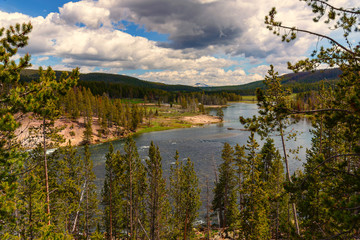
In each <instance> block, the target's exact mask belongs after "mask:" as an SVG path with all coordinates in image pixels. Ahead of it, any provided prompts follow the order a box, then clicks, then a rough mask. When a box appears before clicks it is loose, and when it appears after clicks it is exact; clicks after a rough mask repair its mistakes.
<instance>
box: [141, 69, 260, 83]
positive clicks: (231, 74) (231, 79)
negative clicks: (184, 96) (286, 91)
mask: <svg viewBox="0 0 360 240" xmlns="http://www.w3.org/2000/svg"><path fill="white" fill-rule="evenodd" d="M136 77H138V78H141V79H144V80H149V81H156V82H162V83H168V84H185V85H195V84H196V83H205V84H207V85H209V86H223V85H240V84H245V83H249V82H253V81H258V80H262V79H263V76H261V75H259V74H257V73H251V74H246V73H245V71H244V70H243V69H236V70H228V71H225V70H224V69H222V68H207V69H205V70H204V71H197V70H184V71H161V72H148V73H145V74H141V75H136Z"/></svg>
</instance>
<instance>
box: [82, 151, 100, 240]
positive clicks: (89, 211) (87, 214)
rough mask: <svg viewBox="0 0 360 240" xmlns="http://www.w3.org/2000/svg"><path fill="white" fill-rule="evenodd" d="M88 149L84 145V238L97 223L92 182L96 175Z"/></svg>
mask: <svg viewBox="0 0 360 240" xmlns="http://www.w3.org/2000/svg"><path fill="white" fill-rule="evenodd" d="M90 157H91V155H90V151H89V145H85V148H84V160H83V162H84V165H83V169H84V170H83V171H84V177H85V201H84V202H83V205H82V209H83V212H84V213H83V215H84V218H83V224H82V225H83V226H84V232H85V235H86V239H89V236H90V230H91V229H94V228H95V227H96V224H97V215H98V205H99V200H98V198H97V192H96V185H95V183H94V181H95V179H96V176H95V174H94V171H93V166H94V164H93V161H92V160H91V158H90Z"/></svg>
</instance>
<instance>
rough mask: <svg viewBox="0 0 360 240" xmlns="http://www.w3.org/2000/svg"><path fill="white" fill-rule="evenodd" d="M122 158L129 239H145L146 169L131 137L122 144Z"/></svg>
mask: <svg viewBox="0 0 360 240" xmlns="http://www.w3.org/2000/svg"><path fill="white" fill-rule="evenodd" d="M124 152H125V154H124V155H123V158H124V160H125V164H126V168H125V169H126V172H125V175H124V177H125V179H126V185H125V187H126V189H125V191H126V192H125V200H126V203H127V205H128V209H129V210H128V221H127V227H128V229H129V235H130V238H131V239H136V238H141V239H145V237H146V236H147V235H150V234H148V233H147V232H146V229H145V227H146V225H147V214H146V205H147V203H146V191H147V184H146V172H147V171H146V169H145V166H144V165H143V164H142V163H141V159H140V157H139V154H138V151H137V148H136V143H135V141H134V140H133V139H132V138H128V139H127V140H126V142H125V146H124Z"/></svg>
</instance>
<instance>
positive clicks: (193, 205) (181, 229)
mask: <svg viewBox="0 0 360 240" xmlns="http://www.w3.org/2000/svg"><path fill="white" fill-rule="evenodd" d="M169 178H170V191H169V196H170V199H171V202H172V215H171V219H170V225H171V226H170V227H171V237H172V238H173V239H179V238H183V239H188V238H190V237H191V236H192V233H193V223H194V221H195V219H196V218H197V216H198V210H199V208H200V205H201V202H200V189H199V186H198V178H197V176H196V173H195V171H194V165H193V163H192V162H191V161H190V159H187V161H186V164H185V165H183V163H182V162H180V161H179V153H178V152H177V151H176V154H175V164H174V166H171V168H170V177H169Z"/></svg>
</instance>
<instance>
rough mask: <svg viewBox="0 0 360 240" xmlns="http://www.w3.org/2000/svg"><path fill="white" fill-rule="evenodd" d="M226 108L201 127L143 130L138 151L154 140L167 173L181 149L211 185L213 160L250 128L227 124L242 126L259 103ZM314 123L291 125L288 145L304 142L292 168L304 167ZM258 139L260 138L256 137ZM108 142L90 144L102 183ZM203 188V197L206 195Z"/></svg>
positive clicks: (117, 146)
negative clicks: (217, 120)
mask: <svg viewBox="0 0 360 240" xmlns="http://www.w3.org/2000/svg"><path fill="white" fill-rule="evenodd" d="M223 111H224V122H223V123H221V124H210V125H205V126H201V127H193V128H183V129H175V130H167V131H161V132H150V133H144V134H141V135H138V136H135V137H134V140H135V141H136V143H137V146H138V151H139V155H140V156H141V158H145V157H146V156H147V154H148V149H149V145H150V142H151V141H153V142H154V143H155V144H156V145H157V146H158V147H159V149H160V152H161V157H162V163H163V169H164V174H165V176H167V175H168V172H169V169H170V165H171V163H172V162H173V161H174V156H175V151H176V150H178V152H179V156H180V159H183V160H186V159H187V158H188V157H189V158H190V159H191V160H192V161H193V162H194V168H195V171H196V172H197V175H198V177H199V182H200V185H201V187H202V189H204V187H205V179H206V178H205V177H206V176H208V178H209V182H210V184H211V186H212V185H213V182H214V179H215V177H214V167H213V166H214V163H215V165H218V164H219V163H220V162H221V151H222V148H223V145H224V143H225V142H228V143H229V144H230V145H232V146H235V145H236V144H239V145H244V144H246V142H247V140H248V137H249V134H250V133H249V132H248V131H240V130H229V129H228V128H234V129H241V128H243V126H242V124H241V123H240V122H239V116H243V117H245V118H246V117H252V116H253V115H256V114H257V105H256V104H248V103H233V104H231V105H230V106H228V107H227V108H224V109H223ZM211 114H214V115H215V111H212V112H211ZM310 128H311V124H310V122H309V121H308V120H306V119H302V120H300V121H299V122H298V123H296V124H295V125H293V126H291V127H289V128H288V131H290V130H292V131H298V132H299V135H298V136H297V139H296V142H294V141H289V142H287V143H286V144H287V147H288V148H289V149H291V148H295V147H296V146H302V147H303V148H302V149H300V152H299V158H300V159H301V161H299V160H296V159H294V158H293V157H290V160H289V165H290V171H291V172H294V171H295V170H296V169H299V168H301V167H302V161H304V160H305V156H306V148H307V147H310V143H311V133H310V132H309V130H310ZM274 138H275V145H276V147H277V148H278V149H279V151H280V153H281V154H282V151H281V148H280V147H281V142H280V139H279V137H278V136H275V137H274ZM257 140H258V141H259V142H261V141H260V138H259V137H257ZM112 143H113V145H114V149H115V151H116V150H120V151H122V146H123V143H124V141H123V140H117V141H113V142H112ZM108 149H109V143H103V144H98V145H93V146H91V147H90V151H91V158H92V160H93V161H94V171H95V174H96V176H97V182H96V183H97V185H98V186H102V184H103V180H104V174H105V154H106V153H107V152H108ZM204 192H205V191H203V194H202V197H204Z"/></svg>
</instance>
